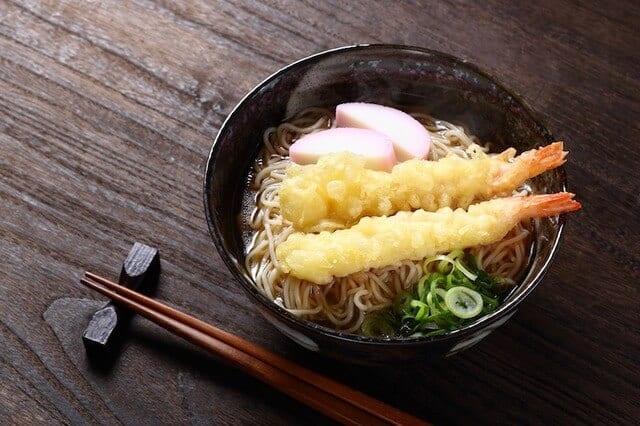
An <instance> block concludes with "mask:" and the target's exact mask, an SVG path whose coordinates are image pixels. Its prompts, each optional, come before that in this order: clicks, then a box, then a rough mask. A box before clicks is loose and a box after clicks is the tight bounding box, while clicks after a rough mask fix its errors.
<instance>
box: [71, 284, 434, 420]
mask: <svg viewBox="0 0 640 426" xmlns="http://www.w3.org/2000/svg"><path fill="white" fill-rule="evenodd" d="M81 282H82V283H83V284H84V285H86V286H88V287H90V288H92V289H94V290H96V291H98V292H100V293H102V294H103V295H105V296H107V297H109V298H111V299H112V300H114V301H115V302H117V303H119V304H120V305H123V306H126V307H127V308H130V309H132V310H134V311H136V312H137V313H139V314H140V315H142V316H144V317H146V318H148V319H150V320H151V321H153V322H155V323H156V324H158V325H160V326H161V327H163V328H165V329H167V330H169V331H171V332H173V333H175V334H177V335H179V336H180V337H183V338H185V339H186V340H189V341H190V342H192V343H194V344H196V345H198V346H201V347H202V348H204V349H206V350H208V351H210V352H212V353H214V354H216V355H219V356H221V357H223V358H225V359H226V360H227V361H228V362H229V363H231V364H232V365H234V366H236V367H238V368H239V369H241V370H244V371H246V372H247V373H249V374H250V375H252V376H253V377H256V378H257V379H259V380H262V381H264V382H265V383H268V384H270V385H272V386H274V387H276V388H277V389H279V390H281V391H282V392H284V393H286V394H287V395H289V396H291V397H293V398H295V399H297V400H298V401H300V402H302V403H304V404H306V405H308V406H310V407H312V408H314V409H316V410H318V411H320V412H321V413H324V414H325V415H327V416H329V417H331V418H333V419H334V420H337V421H339V422H342V423H345V424H428V423H426V422H424V421H421V420H419V419H417V418H415V417H413V416H411V415H409V414H407V413H404V412H403V411H400V410H398V409H396V408H393V407H391V406H389V405H387V404H385V403H383V402H381V401H378V400H376V399H374V398H371V397H369V396H367V395H365V394H363V393H361V392H358V391H356V390H353V389H351V388H349V387H347V386H345V385H342V384H340V383H338V382H336V381H334V380H332V379H329V378H327V377H325V376H322V375H320V374H317V373H314V372H312V371H310V370H308V369H306V368H304V367H301V366H299V365H297V364H295V363H293V362H291V361H289V360H287V359H285V358H282V357H280V356H278V355H275V354H273V353H271V352H269V351H267V350H266V349H264V348H261V347H259V346H256V345H254V344H252V343H250V342H248V341H246V340H244V339H241V338H240V337H238V336H235V335H233V334H230V333H227V332H225V331H223V330H220V329H218V328H216V327H214V326H212V325H210V324H207V323H205V322H203V321H201V320H199V319H197V318H195V317H192V316H190V315H187V314H185V313H183V312H180V311H178V310H176V309H173V308H171V307H169V306H167V305H164V304H162V303H160V302H158V301H156V300H153V299H151V298H148V297H146V296H144V295H142V294H140V293H137V292H135V291H132V290H130V289H128V288H126V287H123V286H120V285H118V284H116V283H113V282H111V281H109V280H106V279H104V278H102V277H99V276H97V275H95V274H92V273H90V272H87V273H86V278H83V279H82V280H81Z"/></svg>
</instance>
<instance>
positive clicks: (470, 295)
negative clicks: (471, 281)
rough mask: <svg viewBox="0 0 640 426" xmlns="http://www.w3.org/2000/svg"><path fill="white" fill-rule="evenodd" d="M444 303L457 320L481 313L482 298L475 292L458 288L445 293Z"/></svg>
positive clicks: (465, 288)
mask: <svg viewBox="0 0 640 426" xmlns="http://www.w3.org/2000/svg"><path fill="white" fill-rule="evenodd" d="M444 303H445V304H446V305H447V308H449V310H450V311H451V313H452V314H453V315H455V316H457V317H458V318H462V319H468V318H473V317H475V316H476V315H478V314H479V313H480V312H482V305H483V303H482V296H481V295H480V293H478V292H477V291H475V290H471V289H470V288H467V287H463V286H459V287H453V288H451V289H450V290H448V291H447V294H446V296H445V298H444Z"/></svg>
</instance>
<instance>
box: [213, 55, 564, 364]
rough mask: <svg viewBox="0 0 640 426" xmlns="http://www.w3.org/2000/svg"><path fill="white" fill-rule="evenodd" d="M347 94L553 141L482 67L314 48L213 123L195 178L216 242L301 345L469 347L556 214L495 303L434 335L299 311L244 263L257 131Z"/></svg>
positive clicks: (329, 351) (480, 129)
mask: <svg viewBox="0 0 640 426" xmlns="http://www.w3.org/2000/svg"><path fill="white" fill-rule="evenodd" d="M352 101H363V102H375V103H381V104H395V105H420V106H423V107H426V108H427V109H428V110H429V111H430V112H431V113H432V114H433V115H434V116H436V117H439V118H442V119H445V120H449V121H459V122H462V123H464V124H466V125H467V126H468V127H469V128H470V130H471V132H472V133H473V134H475V135H478V136H479V137H480V138H481V139H482V140H488V141H493V142H495V143H496V144H497V148H498V149H500V148H504V147H507V146H513V147H515V148H516V149H517V150H518V151H523V150H527V149H530V148H533V147H535V146H540V145H543V144H546V143H548V142H550V141H552V140H553V138H552V137H551V135H550V133H549V132H548V131H547V130H546V129H545V128H544V127H543V126H542V125H541V124H540V123H539V122H538V121H537V119H536V118H535V117H534V115H533V114H532V113H531V111H530V109H529V108H527V107H526V106H525V105H524V104H523V103H522V101H520V100H519V99H518V98H517V97H516V96H514V95H513V94H512V93H511V92H509V91H508V90H507V89H505V88H504V87H503V86H502V85H501V84H499V83H498V82H497V81H496V80H495V79H494V78H492V77H491V76H489V75H487V74H486V73H484V72H482V71H480V70H479V69H478V68H476V67H475V66H473V65H470V64H468V63H466V62H465V61H462V60H459V59H456V58H454V57H452V56H449V55H446V54H443V53H439V52H435V51H432V50H427V49H422V48H417V47H409V46H393V45H361V46H349V47H341V48H338V49H333V50H329V51H326V52H322V53H318V54H316V55H313V56H309V57H308V58H305V59H302V60H300V61H298V62H295V63H293V64H291V65H289V66H287V67H285V68H283V69H281V70H280V71H278V72H276V73H275V74H273V75H272V76H270V77H269V78H267V79H266V80H265V81H263V82H262V83H260V84H259V85H258V86H257V87H256V88H255V89H253V90H252V91H251V92H250V93H249V94H248V95H247V96H246V97H245V98H244V99H242V101H240V103H239V104H238V106H236V108H235V109H234V110H233V112H232V113H231V114H230V115H229V117H227V119H226V121H225V122H224V124H223V125H222V127H221V128H220V131H219V133H218V136H217V137H216V139H215V142H214V143H213V147H212V148H211V153H210V155H209V160H208V163H207V167H206V172H205V177H204V204H205V210H206V215H207V220H208V223H209V230H210V231H211V236H212V237H213V241H214V243H215V245H216V248H217V249H218V252H219V253H220V255H221V256H222V259H223V260H224V262H225V263H226V264H227V266H228V268H229V269H230V270H231V272H232V273H233V275H234V276H235V277H236V279H237V280H238V283H239V285H240V286H242V288H244V290H245V291H246V292H247V294H248V296H249V298H250V300H251V302H252V303H253V304H254V306H255V307H256V309H258V310H259V311H260V312H261V313H262V314H263V315H264V317H265V318H266V319H267V320H269V322H271V323H272V324H273V325H274V326H275V327H276V328H278V330H280V331H281V332H282V333H284V334H286V335H287V336H289V337H290V338H291V339H293V340H294V341H296V342H297V343H299V344H300V345H302V346H304V347H305V348H307V349H309V350H312V351H317V352H320V353H323V354H326V355H329V356H332V357H336V358H339V359H342V360H346V361H349V362H356V363H361V364H362V363H368V364H376V363H383V362H391V361H408V360H412V361H413V360H425V359H430V358H434V357H441V356H444V355H451V354H454V353H456V352H458V351H461V350H463V349H465V348H468V347H470V346H471V345H473V344H475V343H477V342H478V341H480V340H481V339H482V338H484V337H485V336H487V335H488V334H489V333H490V332H491V331H493V330H495V329H496V328H497V327H499V326H500V325H502V324H504V323H505V322H506V321H507V320H508V319H509V318H511V316H513V314H514V313H515V312H516V309H517V307H518V305H519V304H520V303H522V301H524V299H525V298H526V297H527V295H529V293H531V291H532V290H533V289H534V288H535V287H536V286H537V285H538V283H539V282H540V281H541V280H542V278H543V276H544V274H545V272H546V271H547V269H548V267H549V264H550V262H551V259H552V258H553V256H554V253H555V252H556V249H557V247H558V242H559V239H560V234H561V232H562V227H563V222H564V221H563V219H562V218H560V219H558V218H547V219H542V220H539V221H537V223H536V232H535V243H534V251H533V253H532V258H531V262H530V265H529V267H528V270H527V272H526V275H525V277H524V278H523V280H522V282H521V283H520V284H519V285H518V286H517V287H516V289H515V290H514V291H513V292H512V293H511V294H510V295H509V296H508V298H507V300H506V302H505V303H504V304H503V305H502V306H501V307H500V308H499V309H498V310H497V311H495V312H493V313H492V314H490V315H487V316H484V317H482V318H481V319H479V320H478V321H476V322H474V323H472V324H469V325H467V326H466V327H464V328H461V329H458V330H455V331H452V332H449V333H447V334H444V335H441V336H437V337H429V338H410V339H381V338H366V337H359V336H355V335H351V334H345V333H340V332H336V331H334V330H332V329H329V328H327V327H324V326H321V325H318V324H315V323H313V322H310V321H305V320H302V319H299V318H297V317H295V316H294V315H292V314H290V313H288V312H287V311H286V310H284V309H283V308H280V307H279V306H277V305H276V304H275V303H273V302H272V301H271V300H268V299H267V298H266V297H264V296H263V295H262V294H261V293H260V292H259V291H258V290H257V289H256V287H255V286H254V284H253V282H252V279H251V277H250V275H249V273H248V271H247V270H246V268H245V266H244V258H245V248H244V243H243V239H242V232H241V230H240V226H239V214H240V211H241V199H242V193H243V189H244V185H245V182H246V181H247V174H248V172H249V170H250V166H251V164H252V163H253V160H254V159H255V157H256V155H257V154H258V152H259V150H260V149H261V148H262V132H263V131H264V130H265V129H266V128H267V127H270V126H273V125H276V124H278V123H280V122H281V121H283V120H284V119H286V118H289V117H291V116H292V115H294V114H295V113H296V112H298V111H300V110H302V109H304V108H306V107H310V106H334V105H336V104H339V103H342V102H352ZM533 184H534V186H535V187H536V189H537V190H539V191H542V192H559V191H563V190H564V189H565V174H564V170H563V169H562V168H559V169H556V170H553V171H551V172H547V173H545V174H544V175H542V176H540V177H538V178H536V179H535V180H534V181H533Z"/></svg>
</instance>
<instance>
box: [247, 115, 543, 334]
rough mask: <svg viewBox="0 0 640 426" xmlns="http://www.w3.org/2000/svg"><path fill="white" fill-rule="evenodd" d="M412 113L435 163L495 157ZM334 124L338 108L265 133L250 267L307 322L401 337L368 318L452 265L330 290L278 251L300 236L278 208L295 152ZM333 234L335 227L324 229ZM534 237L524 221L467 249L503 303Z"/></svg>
mask: <svg viewBox="0 0 640 426" xmlns="http://www.w3.org/2000/svg"><path fill="white" fill-rule="evenodd" d="M411 115H412V116H413V117H414V118H415V119H416V120H418V121H419V122H420V123H421V124H422V125H423V126H424V127H425V129H426V130H427V131H428V132H429V135H430V137H431V149H430V151H429V155H428V158H427V159H428V160H434V161H435V160H439V159H441V158H445V157H447V156H449V155H455V156H458V157H460V158H463V159H477V158H482V157H486V155H487V154H490V153H491V148H492V146H491V143H489V142H488V141H480V140H479V139H478V138H477V137H475V136H474V135H472V134H470V133H469V131H468V130H467V129H466V128H465V127H464V126H462V125H457V124H453V123H450V122H447V121H444V120H439V119H437V118H434V117H432V116H430V115H428V114H426V113H422V112H411ZM334 125H335V123H334V113H333V111H332V110H328V109H323V108H308V109H305V110H303V111H302V112H300V113H299V114H297V115H296V116H295V117H293V118H291V119H289V120H287V121H285V122H283V123H281V124H280V125H278V126H275V127H271V128H268V129H266V130H265V131H264V135H263V142H264V148H263V149H262V151H261V153H260V155H259V156H258V158H257V159H256V162H255V164H254V168H253V172H252V173H251V175H250V176H249V179H248V181H247V185H246V188H245V191H244V194H243V202H242V204H243V207H244V211H243V214H242V218H241V219H242V220H241V222H242V223H241V227H242V231H243V236H244V241H245V250H246V258H245V266H246V268H247V270H248V271H249V272H250V274H251V277H252V278H253V281H254V283H255V285H256V287H257V288H258V289H259V290H260V291H261V292H262V293H263V294H264V295H265V296H266V297H267V298H269V299H270V300H272V301H273V302H274V303H276V304H278V305H280V306H282V307H283V308H285V309H287V310H288V311H289V312H291V313H292V314H294V315H296V316H298V317H300V318H304V319H307V320H311V321H314V322H318V323H321V324H323V325H325V326H328V327H330V328H333V329H336V330H339V331H342V332H345V333H353V334H363V333H364V334H365V335H373V336H376V335H378V336H385V337H392V336H401V335H402V334H399V333H398V332H397V331H390V330H387V331H385V330H380V329H379V327H373V328H372V327H371V326H370V325H369V324H368V322H367V319H369V320H372V319H374V318H375V316H376V315H378V316H379V314H380V313H383V312H385V311H386V310H388V309H389V307H390V306H392V305H393V304H394V303H397V300H398V298H399V297H401V295H403V294H405V293H407V292H410V291H412V288H413V287H414V286H416V285H417V283H418V282H419V281H420V280H421V279H423V277H424V276H425V273H426V274H427V275H428V273H429V272H430V271H433V272H435V273H438V272H437V270H438V268H440V269H441V271H442V272H449V273H451V272H452V271H451V270H450V269H449V270H447V269H446V265H445V266H444V267H441V265H439V264H437V262H435V263H432V264H431V265H429V266H425V259H420V260H403V261H401V262H400V263H399V264H395V265H391V266H386V267H382V268H374V269H369V270H362V271H359V272H356V273H352V274H349V275H347V276H343V277H334V278H333V279H332V281H331V282H330V283H328V284H317V283H314V282H311V281H308V280H304V279H300V278H297V277H295V276H293V275H291V274H288V273H285V272H283V270H282V267H281V265H280V264H279V261H278V257H277V255H276V249H277V247H278V246H279V245H280V244H282V243H283V242H284V241H286V240H287V238H288V237H289V236H290V235H291V234H293V233H294V232H295V231H296V230H295V229H294V227H293V226H292V224H291V223H290V222H289V221H287V220H286V219H285V218H284V217H283V216H282V212H281V209H280V204H279V191H280V188H281V186H282V184H283V181H284V180H285V179H286V176H287V173H286V170H287V168H288V167H289V166H290V165H291V161H290V159H289V155H288V154H289V148H290V146H291V144H292V143H294V142H295V141H296V140H298V139H299V138H301V137H302V136H304V135H306V134H309V133H312V132H317V131H320V130H322V129H329V128H331V127H332V126H334ZM530 193H532V189H531V188H530V187H529V186H528V185H526V184H525V185H521V186H519V187H518V188H517V189H515V190H514V191H513V195H519V196H526V195H528V194H530ZM334 230H335V228H332V226H331V224H327V225H325V226H324V228H322V229H321V231H334ZM531 232H532V225H531V220H530V219H526V220H522V221H521V222H520V223H518V224H517V225H516V226H515V227H514V228H513V229H512V230H511V231H509V233H508V234H507V235H506V236H505V237H504V238H503V239H502V240H500V241H498V242H495V243H492V244H489V245H479V246H474V247H470V248H468V249H466V250H465V256H468V255H470V257H469V258H471V259H474V263H475V264H476V265H477V267H478V268H479V269H481V270H482V271H486V272H487V273H488V274H490V275H491V276H500V277H501V285H502V286H503V288H504V290H505V291H504V292H503V293H502V294H501V295H500V299H501V300H502V299H504V297H506V295H507V294H508V293H509V292H510V291H509V290H511V289H513V288H514V286H515V284H516V283H517V281H518V279H519V278H520V277H521V276H522V275H523V273H524V272H525V270H526V268H527V265H528V261H529V257H530V255H531V253H532V250H533V242H532V241H533V239H532V238H531ZM439 262H440V263H442V261H439ZM445 263H446V262H445ZM443 268H444V269H443ZM423 281H424V279H423ZM383 328H384V327H383ZM405 335H406V334H405Z"/></svg>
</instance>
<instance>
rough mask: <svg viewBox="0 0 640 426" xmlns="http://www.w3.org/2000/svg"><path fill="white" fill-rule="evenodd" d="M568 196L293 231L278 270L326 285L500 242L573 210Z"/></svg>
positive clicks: (502, 200) (403, 214) (280, 250)
mask: <svg viewBox="0 0 640 426" xmlns="http://www.w3.org/2000/svg"><path fill="white" fill-rule="evenodd" d="M572 198H573V194H570V193H566V192H561V193H558V194H545V195H531V196H528V197H508V198H496V199H493V200H490V201H485V202H482V203H479V204H474V205H472V206H470V207H469V209H468V211H465V210H463V209H457V210H451V209H450V208H449V207H445V208H442V209H440V210H438V211H437V212H426V211H424V210H417V211H415V212H399V213H397V214H395V215H394V216H391V217H364V218H362V219H361V220H360V222H359V223H358V224H357V225H354V226H353V227H351V228H349V229H342V230H338V231H334V232H327V231H324V232H321V233H319V234H305V233H301V232H297V233H294V234H291V235H290V236H289V237H288V238H287V240H286V241H285V242H283V243H281V244H280V245H279V246H278V247H277V248H276V256H277V258H278V260H279V261H280V268H281V269H282V270H283V271H284V272H288V273H290V274H291V275H293V276H294V277H297V278H300V279H305V280H308V281H311V282H314V283H316V284H327V283H329V282H330V281H331V279H332V277H344V276H347V275H349V274H352V273H354V272H358V271H364V270H368V269H370V268H381V267H384V266H390V265H394V264H397V263H399V262H400V261H403V260H420V259H424V258H426V257H428V256H432V255H434V254H437V253H444V252H448V251H451V250H454V249H458V248H462V249H464V248H468V247H473V246H477V245H484V244H491V243H493V242H496V241H499V240H501V239H502V238H503V237H504V236H505V235H506V234H507V232H509V230H510V229H512V228H513V227H514V226H516V224H517V223H518V222H520V221H521V220H523V219H528V218H533V217H545V216H553V215H557V214H560V213H566V212H571V211H574V210H578V209H579V208H580V207H581V206H580V203H578V202H577V201H575V200H572Z"/></svg>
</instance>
